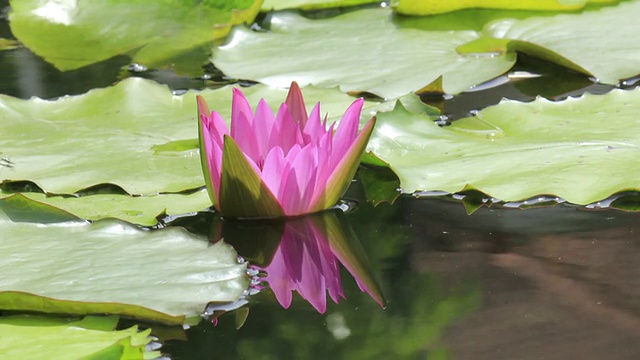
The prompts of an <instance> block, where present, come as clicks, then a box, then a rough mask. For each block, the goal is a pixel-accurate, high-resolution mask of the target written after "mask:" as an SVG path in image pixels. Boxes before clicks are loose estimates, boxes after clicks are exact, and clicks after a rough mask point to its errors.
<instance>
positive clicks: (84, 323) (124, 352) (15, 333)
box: [0, 315, 160, 360]
mask: <svg viewBox="0 0 640 360" xmlns="http://www.w3.org/2000/svg"><path fill="white" fill-rule="evenodd" d="M114 320H115V321H114ZM117 323H118V318H117V317H93V316H89V317H86V318H84V319H82V320H68V319H56V318H48V317H40V316H24V315H22V316H10V317H7V316H3V317H0V353H1V354H2V356H3V357H5V358H7V359H43V358H47V359H59V360H64V359H69V360H71V359H96V360H97V359H114V360H115V359H122V360H134V359H140V360H142V359H152V358H155V357H158V356H160V353H159V352H156V351H147V350H146V349H145V346H146V345H147V344H148V343H149V342H150V341H151V338H150V337H149V333H150V332H151V329H149V330H146V331H143V332H138V329H137V326H134V327H131V328H128V329H125V330H118V331H114V330H113V329H114V328H115V326H116V324H117Z"/></svg>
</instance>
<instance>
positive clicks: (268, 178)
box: [261, 146, 285, 196]
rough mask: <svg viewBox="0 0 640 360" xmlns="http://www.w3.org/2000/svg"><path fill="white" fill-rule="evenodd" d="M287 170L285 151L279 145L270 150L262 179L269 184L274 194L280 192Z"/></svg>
mask: <svg viewBox="0 0 640 360" xmlns="http://www.w3.org/2000/svg"><path fill="white" fill-rule="evenodd" d="M284 170H285V159H284V152H283V151H282V148H280V147H279V146H276V147H274V148H273V149H271V151H269V154H268V155H267V157H266V159H265V161H264V167H263V168H262V175H261V178H262V181H263V182H264V183H265V185H267V187H268V188H269V190H271V193H272V194H276V196H277V194H278V192H279V191H280V183H281V182H282V175H283V174H284Z"/></svg>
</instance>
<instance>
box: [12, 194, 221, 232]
mask: <svg viewBox="0 0 640 360" xmlns="http://www.w3.org/2000/svg"><path fill="white" fill-rule="evenodd" d="M1 195H2V192H0V208H1V209H2V210H4V211H5V212H13V213H15V212H16V211H18V215H19V216H23V217H26V218H31V219H33V220H32V221H38V222H47V221H46V219H50V218H51V217H50V216H48V215H46V216H45V215H43V214H39V213H34V212H33V211H34V208H39V207H40V205H42V204H47V205H50V206H54V207H55V208H57V209H58V210H57V211H56V212H60V213H61V216H63V217H66V216H75V217H78V218H82V219H87V220H100V219H104V218H116V219H120V220H124V221H128V222H131V223H134V224H138V225H145V226H152V225H155V224H157V223H158V220H157V218H158V217H163V216H164V215H181V214H186V213H190V212H196V211H202V210H205V209H207V208H209V207H210V206H211V201H210V200H209V197H208V196H207V194H206V190H198V191H195V192H193V193H190V194H160V195H149V196H130V195H122V194H97V195H90V196H82V197H77V198H76V197H64V196H47V195H45V194H40V193H21V194H20V196H21V197H22V199H21V202H24V204H22V206H23V207H24V210H25V211H20V208H18V209H15V205H16V204H15V203H14V204H6V200H7V198H4V199H2V198H1ZM9 205H11V207H10V206H9ZM48 208H49V209H51V208H50V207H48ZM60 209H64V210H60ZM47 211H49V210H47ZM67 212H68V213H67ZM69 213H71V214H72V215H71V214H69ZM51 221H53V222H57V221H60V220H59V217H55V216H54V217H53V220H51Z"/></svg>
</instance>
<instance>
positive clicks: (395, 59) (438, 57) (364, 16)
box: [212, 8, 515, 98]
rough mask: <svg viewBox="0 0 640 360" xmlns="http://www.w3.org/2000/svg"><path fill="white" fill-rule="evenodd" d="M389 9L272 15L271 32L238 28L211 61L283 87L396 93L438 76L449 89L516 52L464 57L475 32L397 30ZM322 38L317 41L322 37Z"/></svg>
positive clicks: (471, 81) (499, 69)
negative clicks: (317, 17)
mask: <svg viewBox="0 0 640 360" xmlns="http://www.w3.org/2000/svg"><path fill="white" fill-rule="evenodd" d="M390 16H391V11H390V10H389V9H385V8H380V9H369V10H361V11H354V12H350V13H347V14H343V15H340V16H337V17H335V18H329V19H323V20H310V19H307V18H304V17H302V16H300V15H296V14H294V13H286V12H282V13H276V14H273V15H272V17H271V22H270V30H271V32H270V33H259V32H254V31H251V30H249V29H247V28H245V27H236V28H235V29H234V30H233V32H232V33H231V35H230V37H229V39H228V42H227V44H226V45H224V46H221V47H219V48H217V49H214V52H213V57H212V61H213V63H214V64H215V65H216V66H217V67H218V68H220V70H222V71H223V72H224V73H225V74H227V75H229V76H232V77H237V78H241V79H251V80H256V81H260V82H262V83H265V84H267V85H271V86H278V87H285V86H288V85H289V84H290V83H291V81H294V80H295V81H297V82H298V83H300V84H301V85H306V84H313V85H317V86H322V87H335V86H340V89H341V90H342V91H344V92H370V93H374V94H376V95H380V96H381V97H384V98H395V97H398V96H401V95H404V94H407V93H409V92H413V91H418V90H420V89H422V88H423V87H425V86H427V85H429V84H430V83H431V82H433V81H435V80H437V79H438V78H439V77H440V76H442V77H443V79H442V81H443V85H442V86H443V88H444V91H445V92H448V93H459V92H462V91H464V90H466V89H468V88H469V87H471V86H473V85H476V84H479V83H481V82H484V81H486V80H489V79H491V78H493V77H495V76H497V75H500V74H502V73H504V72H506V71H507V70H508V69H509V68H510V67H511V66H512V65H513V63H514V61H515V57H514V56H513V54H510V53H508V54H502V55H500V54H492V55H482V56H462V55H460V54H458V53H457V52H456V48H457V47H458V46H460V45H463V44H465V43H468V42H470V41H473V40H475V39H478V38H479V34H478V33H477V32H475V31H457V32H451V31H446V32H445V31H431V32H428V31H420V30H414V29H398V28H396V26H395V25H394V24H393V22H392V21H390V20H391V19H390ZM319 39H320V40H319Z"/></svg>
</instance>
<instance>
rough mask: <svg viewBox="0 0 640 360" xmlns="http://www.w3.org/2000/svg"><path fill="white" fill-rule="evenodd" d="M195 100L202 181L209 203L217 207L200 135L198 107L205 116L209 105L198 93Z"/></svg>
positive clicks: (200, 125)
mask: <svg viewBox="0 0 640 360" xmlns="http://www.w3.org/2000/svg"><path fill="white" fill-rule="evenodd" d="M196 101H197V102H198V106H197V107H198V148H199V152H200V166H202V174H203V175H204V183H205V184H206V185H207V193H208V194H209V198H210V199H211V203H212V204H213V206H215V207H216V209H217V208H218V205H217V204H218V199H217V194H216V190H215V189H214V188H213V184H212V183H211V172H210V171H209V165H208V162H207V152H206V151H205V150H204V137H203V136H202V131H204V129H203V128H202V115H203V114H202V113H201V112H200V108H202V109H204V111H205V112H206V113H205V114H204V115H205V116H211V111H210V110H209V106H208V105H207V102H206V101H204V98H203V97H202V96H200V95H198V96H196Z"/></svg>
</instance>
